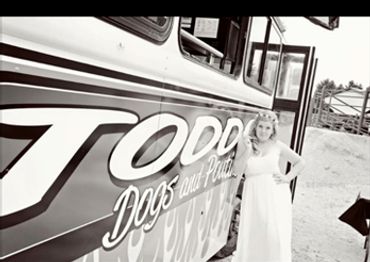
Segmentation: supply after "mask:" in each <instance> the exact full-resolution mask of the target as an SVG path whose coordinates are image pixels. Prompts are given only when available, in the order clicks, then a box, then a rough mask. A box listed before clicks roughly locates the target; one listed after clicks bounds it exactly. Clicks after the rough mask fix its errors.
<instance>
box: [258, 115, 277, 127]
mask: <svg viewBox="0 0 370 262" xmlns="http://www.w3.org/2000/svg"><path fill="white" fill-rule="evenodd" d="M257 118H259V119H261V118H265V119H268V120H270V121H271V122H272V123H274V124H276V125H277V124H279V120H278V119H277V118H276V116H275V115H270V114H268V113H265V112H259V113H258V114H257Z"/></svg>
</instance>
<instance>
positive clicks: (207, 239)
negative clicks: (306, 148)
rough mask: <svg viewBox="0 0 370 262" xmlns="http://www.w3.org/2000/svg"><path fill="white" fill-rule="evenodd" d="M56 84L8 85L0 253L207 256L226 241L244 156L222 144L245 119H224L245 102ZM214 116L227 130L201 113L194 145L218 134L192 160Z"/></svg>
mask: <svg viewBox="0 0 370 262" xmlns="http://www.w3.org/2000/svg"><path fill="white" fill-rule="evenodd" d="M48 84H50V83H48V82H45V83H40V86H35V85H23V84H18V83H3V84H2V85H1V90H0V92H1V93H2V94H6V95H5V96H3V97H2V105H1V115H2V118H1V124H2V129H1V151H2V170H3V171H4V172H3V173H2V181H1V182H2V184H1V188H2V212H3V213H2V214H4V215H3V216H2V217H1V219H2V221H1V222H2V223H1V225H2V229H1V243H2V245H1V257H2V258H5V259H8V260H9V261H23V260H24V259H35V260H44V259H51V260H73V259H77V258H78V257H81V258H80V259H82V260H81V261H86V260H85V259H90V258H91V259H94V261H96V257H98V258H100V259H101V260H102V261H104V260H109V259H118V258H120V259H121V261H130V260H132V261H136V259H135V258H136V257H137V258H138V259H139V261H140V259H142V260H143V261H146V260H147V259H148V258H158V261H173V260H174V259H179V260H185V261H189V260H194V261H202V260H206V259H208V258H209V257H210V256H211V255H213V254H214V253H215V252H217V250H218V249H219V248H221V247H222V246H223V245H224V243H225V241H226V237H227V233H228V227H229V224H230V219H231V218H230V216H231V213H232V200H233V198H234V195H235V191H236V188H237V185H238V181H239V178H240V176H238V175H240V173H241V172H242V170H241V169H242V166H243V161H242V159H241V158H239V159H236V158H235V155H236V153H237V152H236V151H237V150H236V149H237V147H236V146H233V147H232V148H230V149H229V150H228V151H227V152H226V153H224V154H220V153H217V148H218V144H219V143H220V142H219V141H220V140H221V137H222V134H225V138H226V140H225V141H226V144H225V146H227V145H229V144H230V143H231V142H232V141H233V140H234V139H236V134H235V133H240V131H241V130H238V129H237V128H235V127H234V128H233V129H232V130H233V131H232V132H230V134H228V133H225V130H226V126H227V120H228V119H230V118H237V119H239V120H240V119H243V118H244V117H245V116H244V113H233V114H234V115H232V114H231V113H227V110H225V109H223V110H220V109H215V108H212V107H209V106H205V105H206V104H205V105H203V106H201V105H198V106H189V105H184V104H185V102H187V103H189V101H185V100H183V101H182V102H181V103H183V104H181V103H180V102H179V101H177V102H176V103H168V102H166V103H162V104H161V102H160V100H158V99H157V97H154V96H153V97H152V96H149V97H146V98H145V99H141V98H140V96H139V95H137V96H136V97H135V94H132V93H130V94H127V96H117V97H113V96H110V97H107V96H105V95H102V94H99V93H89V94H86V93H83V92H77V91H73V90H68V84H66V86H65V89H64V88H63V89H60V88H55V87H53V86H47V85H48ZM41 85H42V86H41ZM83 88H86V87H85V86H83ZM83 88H81V90H82V89H83ZM161 100H163V101H164V100H165V98H164V97H162V98H161ZM160 107H162V108H160ZM124 114H127V115H129V116H130V117H132V118H133V120H131V122H129V121H128V120H127V116H126V115H124ZM135 117H136V119H135ZM205 117H209V118H211V119H213V121H216V122H217V121H218V123H219V127H220V128H221V129H220V130H219V131H220V132H221V133H218V135H217V136H216V135H215V133H216V132H215V131H214V130H213V129H212V128H209V127H208V128H207V125H208V124H207V123H206V124H204V123H203V124H204V126H205V127H206V128H204V130H203V131H202V132H201V134H200V136H199V139H196V140H195V144H194V145H193V146H194V150H193V151H191V150H190V151H189V152H191V153H194V154H196V153H197V152H200V151H202V148H205V147H206V146H207V144H208V143H210V141H214V142H212V143H214V145H212V148H210V149H209V150H208V151H204V152H205V153H204V155H203V156H202V157H201V158H199V159H196V160H190V162H189V160H186V157H185V154H184V153H182V152H183V151H184V148H185V147H186V145H188V146H189V144H190V142H189V141H190V140H189V136H190V134H191V132H192V130H194V126H195V125H198V126H202V125H201V124H202V122H204V121H208V120H209V119H208V120H207V118H205ZM110 118H111V119H110ZM166 118H168V119H169V120H166ZM170 121H174V122H170ZM176 121H178V123H183V124H184V127H185V128H186V130H182V131H181V132H180V131H179V130H180V127H181V126H176V125H177V122H176ZM240 121H241V120H240ZM128 122H129V123H128ZM89 125H90V127H89ZM59 130H60V132H59ZM143 130H144V131H145V132H144V133H143ZM198 131H199V130H198ZM229 131H230V130H229ZM83 132H87V133H85V134H81V133H83ZM145 133H146V136H145ZM181 134H183V136H182V138H181V139H180V138H177V136H180V135H181ZM143 135H144V136H143ZM74 136H76V137H78V138H79V140H74ZM129 136H130V137H131V138H133V139H131V138H130V137H129ZM194 137H196V136H194ZM212 137H216V140H214V139H213V140H212ZM125 138H130V139H126V140H125ZM69 140H71V141H69ZM142 140H144V141H142ZM135 141H136V144H135V143H134V142H135ZM137 141H139V142H137ZM193 142H194V141H193ZM43 143H44V145H42V144H43ZM48 143H49V144H48ZM75 143H78V147H76V146H75V147H73V146H74V144H75ZM135 145H136V147H135ZM70 147H73V148H74V149H73V150H74V151H73V152H72V153H71V152H70ZM190 148H192V147H190ZM133 150H134V151H133ZM135 150H137V151H135ZM67 153H68V154H69V156H68V157H69V158H65V156H64V155H65V154H67ZM127 155H128V156H127ZM182 155H183V157H184V159H185V160H184V162H186V161H187V162H186V164H185V165H183V164H182V163H181V162H180V159H181V156H182ZM3 156H4V157H3ZM187 157H188V158H189V157H191V154H188V156H187ZM27 158H28V159H30V161H31V162H30V163H28V164H27V162H26V161H25V159H27ZM120 159H122V163H120V162H119V161H120ZM191 161H193V162H191ZM160 163H162V164H160ZM120 168H122V169H120ZM125 168H126V169H125ZM127 168H128V169H127ZM45 170H48V172H50V173H45ZM22 172H23V173H22ZM43 172H44V173H43ZM52 172H53V173H52ZM130 172H132V173H130ZM40 174H44V175H45V174H46V175H47V176H51V177H54V180H51V182H48V184H47V183H46V182H45V180H48V181H50V179H44V178H42V177H40ZM15 185H17V187H19V188H20V189H18V188H16V187H15ZM34 189H36V190H34ZM41 189H42V190H44V191H43V192H41V193H40V192H39V191H40V190H41ZM38 197H39V198H38ZM33 198H34V199H39V200H38V201H36V202H31V201H30V200H29V199H33ZM25 199H26V200H25ZM125 199H127V203H125V202H124V200H125ZM22 203H25V204H23V205H22ZM27 203H28V205H29V206H25V205H27ZM22 207H24V208H22ZM7 210H9V211H7ZM6 212H8V213H6ZM104 239H105V240H104ZM89 252H92V253H90V254H89ZM87 261H89V260H87ZM154 261H155V260H154Z"/></svg>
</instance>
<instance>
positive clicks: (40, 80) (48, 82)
mask: <svg viewBox="0 0 370 262" xmlns="http://www.w3.org/2000/svg"><path fill="white" fill-rule="evenodd" d="M0 79H1V80H2V82H12V83H19V84H29V85H36V86H44V87H51V88H56V89H64V90H72V91H80V92H87V93H92V94H104V95H112V96H117V97H130V98H136V99H143V100H150V101H154V102H158V103H161V102H169V103H175V104H178V105H190V106H199V107H206V108H219V109H226V110H229V111H238V112H250V110H248V109H241V108H236V107H231V106H222V105H215V104H214V103H203V102H196V101H193V100H185V99H180V98H173V97H165V96H161V95H154V94H144V93H139V92H135V91H129V90H119V89H115V88H110V87H104V86H98V85H92V84H85V83H79V82H72V81H66V80H60V79H54V78H49V77H43V76H35V75H28V74H21V73H16V72H8V71H0ZM238 104H239V105H241V106H249V107H255V108H262V107H260V106H253V105H251V104H246V103H238ZM0 108H1V106H0Z"/></svg>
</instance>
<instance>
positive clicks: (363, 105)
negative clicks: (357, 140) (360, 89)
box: [357, 86, 370, 134]
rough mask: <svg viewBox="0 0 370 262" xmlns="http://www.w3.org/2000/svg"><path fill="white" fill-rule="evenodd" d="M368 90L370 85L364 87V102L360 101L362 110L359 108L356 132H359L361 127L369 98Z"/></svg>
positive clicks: (369, 90)
mask: <svg viewBox="0 0 370 262" xmlns="http://www.w3.org/2000/svg"><path fill="white" fill-rule="evenodd" d="M369 92H370V86H369V87H368V88H366V90H365V92H364V102H363V103H362V110H361V115H360V121H359V123H358V127H357V134H360V132H361V127H362V122H364V116H365V110H366V106H367V100H368V99H369Z"/></svg>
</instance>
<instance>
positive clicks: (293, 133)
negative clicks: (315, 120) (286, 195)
mask: <svg viewBox="0 0 370 262" xmlns="http://www.w3.org/2000/svg"><path fill="white" fill-rule="evenodd" d="M282 49H283V50H282V55H281V59H280V71H279V78H278V82H277V88H276V89H275V94H274V104H273V110H274V111H276V112H277V113H278V114H279V139H280V140H281V141H283V142H285V143H286V144H288V145H290V147H291V148H292V149H294V150H295V151H296V152H297V153H299V154H301V152H302V146H303V138H304V132H305V126H306V122H307V115H308V109H309V104H310V97H311V91H312V83H313V80H314V79H313V78H314V74H313V71H314V66H313V65H314V53H315V48H314V47H307V46H292V45H283V47H282ZM316 62H317V60H316ZM284 165H286V164H285V163H283V162H282V163H281V168H282V170H284V169H286V170H287V171H288V170H289V169H290V166H289V165H287V166H284ZM296 183H297V180H296V179H294V181H293V182H292V183H291V190H292V200H293V198H294V191H295V186H296Z"/></svg>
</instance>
